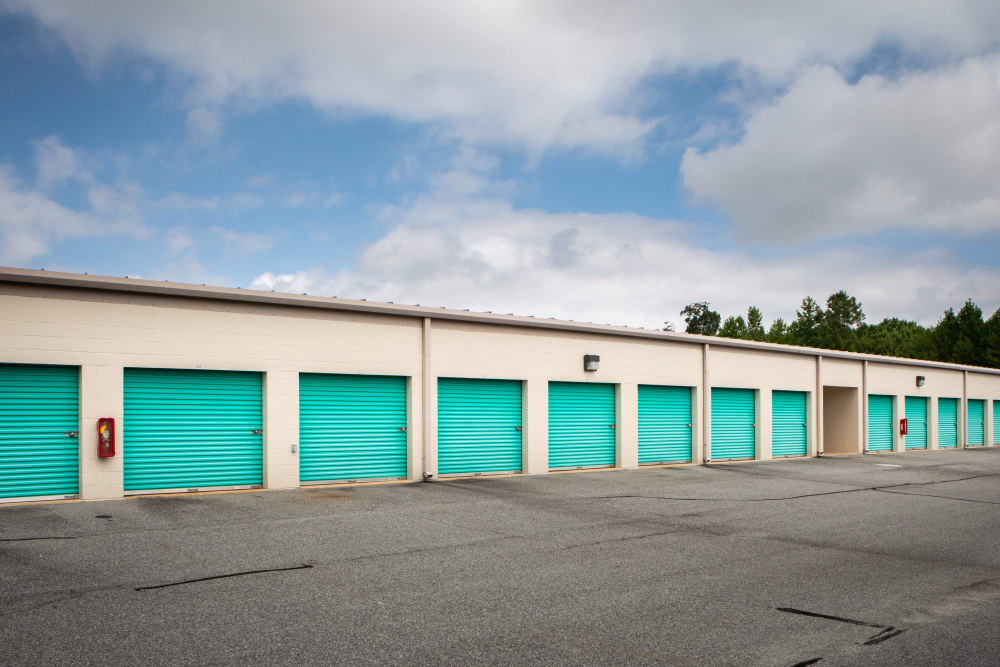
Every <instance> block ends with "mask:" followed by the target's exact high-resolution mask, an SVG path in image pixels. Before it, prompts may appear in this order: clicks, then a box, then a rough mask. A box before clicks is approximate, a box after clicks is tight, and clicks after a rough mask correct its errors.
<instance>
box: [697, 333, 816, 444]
mask: <svg viewBox="0 0 1000 667" xmlns="http://www.w3.org/2000/svg"><path fill="white" fill-rule="evenodd" d="M709 376H710V382H711V385H712V387H719V388H735V389H754V390H755V391H756V397H757V409H756V413H757V420H756V424H757V432H756V436H755V437H756V453H757V458H760V459H765V460H766V459H770V458H771V392H772V391H775V390H785V391H804V392H809V406H810V408H809V412H810V415H811V417H812V419H810V423H809V436H808V442H809V446H810V454H814V453H815V446H816V442H817V439H818V436H817V432H816V419H815V414H816V405H815V401H816V392H815V388H816V358H815V357H813V356H808V355H790V354H781V353H780V352H763V351H757V350H739V349H735V348H724V347H718V346H713V347H712V349H711V354H710V355H709Z"/></svg>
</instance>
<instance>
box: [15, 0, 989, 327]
mask: <svg viewBox="0 0 1000 667" xmlns="http://www.w3.org/2000/svg"><path fill="white" fill-rule="evenodd" d="M241 7H245V5H240V4H238V3H228V4H223V5H217V6H210V7H192V6H190V5H188V4H186V3H176V2H161V3H155V4H152V5H149V6H145V7H140V6H138V5H137V4H136V3H127V2H118V1H114V0H95V1H94V2H91V3H87V4H86V6H84V5H82V4H80V3H73V2H68V1H61V0H37V1H33V2H20V1H19V0H0V85H2V86H3V90H4V91H6V92H5V96H4V100H3V102H2V107H0V109H2V115H0V264H4V265H10V266H22V267H30V268H40V267H44V268H46V269H50V270H66V271H78V272H89V273H92V274H106V275H132V276H142V277H147V278H156V279H169V280H174V281H182V282H197V283H202V282H204V283H209V284H222V285H240V286H243V287H256V288H259V289H276V290H279V291H296V292H308V293H310V294H324V295H339V296H350V297H359V298H368V299H370V300H393V301H396V302H399V303H421V304H425V305H447V306H452V307H459V308H472V309H474V310H492V311H495V312H516V313H518V314H533V315H538V316H557V317H561V318H565V319H576V320H584V321H599V322H611V323H616V324H629V325H635V326H650V327H656V326H662V322H663V321H664V320H671V321H673V322H675V323H677V324H679V325H681V327H682V323H681V322H680V317H679V314H678V313H679V310H680V309H681V308H682V307H683V306H684V304H686V303H689V302H691V301H695V300H708V301H710V302H711V303H712V304H713V306H715V307H717V308H718V309H719V310H721V311H722V312H723V313H724V314H732V313H737V312H741V311H744V310H745V308H746V306H748V305H750V304H756V305H758V306H760V307H761V308H762V309H763V310H764V313H765V317H766V318H767V319H772V318H774V317H779V316H780V317H784V318H786V319H787V318H789V317H791V316H793V315H794V309H795V307H796V305H797V304H798V302H799V301H800V300H801V299H802V297H803V296H805V295H807V294H810V295H812V296H814V297H816V298H818V299H820V300H823V299H825V297H826V296H827V295H829V294H830V293H832V292H834V291H836V290H839V289H847V290H848V291H849V292H851V293H852V294H855V295H857V296H858V297H859V299H860V300H861V301H862V303H863V304H864V307H865V310H866V312H867V313H868V315H869V319H872V320H877V319H880V318H882V317H885V316H902V317H907V318H911V319H917V320H919V321H921V322H924V323H932V322H933V321H935V320H936V318H937V317H938V315H939V314H940V313H941V311H942V310H943V309H944V308H946V307H949V306H958V305H960V304H961V303H962V302H963V301H964V300H965V299H966V298H969V297H971V298H973V299H974V300H975V301H977V303H979V304H980V305H981V306H982V307H983V309H984V310H986V311H987V312H992V311H993V310H994V309H996V308H997V307H998V306H1000V179H998V178H996V175H997V174H1000V39H998V35H1000V8H998V7H997V6H996V4H995V3H991V2H975V1H969V2H944V1H940V2H934V1H928V2H924V3H921V5H919V6H916V7H915V6H913V5H912V4H911V3H908V2H894V1H883V2H857V3H853V2H846V3H838V4H837V5H836V6H832V5H831V6H830V7H816V6H813V7H811V8H810V7H805V6H804V5H803V4H802V3H793V2H768V3H755V4H754V5H753V7H751V6H749V3H741V2H722V1H717V2H706V3H686V2H676V3H672V2H656V3H645V2H624V3H615V4H614V5H608V4H606V3H600V2H594V3H579V2H575V3H558V2H557V3H546V4H545V5H544V6H542V5H539V4H537V3H496V4H494V3H454V2H424V3H420V4H419V5H417V4H404V3H381V2H372V3H365V5H364V6H363V7H362V6H357V5H355V4H351V3H326V4H324V5H323V6H322V7H316V6H313V5H311V4H310V3H306V2H286V3H281V4H280V5H277V4H275V5H273V6H272V5H265V4H262V5H260V6H258V7H257V8H256V9H255V10H254V11H247V10H246V9H241ZM720 17H725V18H720Z"/></svg>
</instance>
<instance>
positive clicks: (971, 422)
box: [966, 398, 986, 447]
mask: <svg viewBox="0 0 1000 667" xmlns="http://www.w3.org/2000/svg"><path fill="white" fill-rule="evenodd" d="M985 402H986V401H982V400H979V399H973V398H970V399H969V401H968V403H969V407H968V419H967V421H966V424H967V425H968V429H969V436H968V439H967V442H968V443H969V445H970V446H973V447H974V446H977V445H982V444H984V443H985V442H986V420H985V417H984V415H983V412H984V409H983V407H984V405H983V404H984V403H985Z"/></svg>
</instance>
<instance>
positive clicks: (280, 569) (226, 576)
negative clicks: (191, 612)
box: [132, 563, 313, 591]
mask: <svg viewBox="0 0 1000 667" xmlns="http://www.w3.org/2000/svg"><path fill="white" fill-rule="evenodd" d="M312 567H313V566H312V565H307V564H305V563H303V564H302V565H293V566H292V567H271V568H267V569H264V570H246V571H244V572H230V573H228V574H216V575H213V576H211V577H198V578H197V579H184V580H183V581H172V582H170V583H166V584H155V585H153V586H137V587H136V588H134V589H132V590H135V591H152V590H157V589H160V588H170V587H171V586H183V585H185V584H196V583H199V582H202V581H214V580H215V579H229V578H232V577H244V576H247V575H250V574H265V573H267V572H289V571H291V570H311V569H312Z"/></svg>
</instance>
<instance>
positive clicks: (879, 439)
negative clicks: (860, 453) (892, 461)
mask: <svg viewBox="0 0 1000 667" xmlns="http://www.w3.org/2000/svg"><path fill="white" fill-rule="evenodd" d="M868 451H869V452H891V451H892V396H883V395H880V394H870V395H869V396H868Z"/></svg>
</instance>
